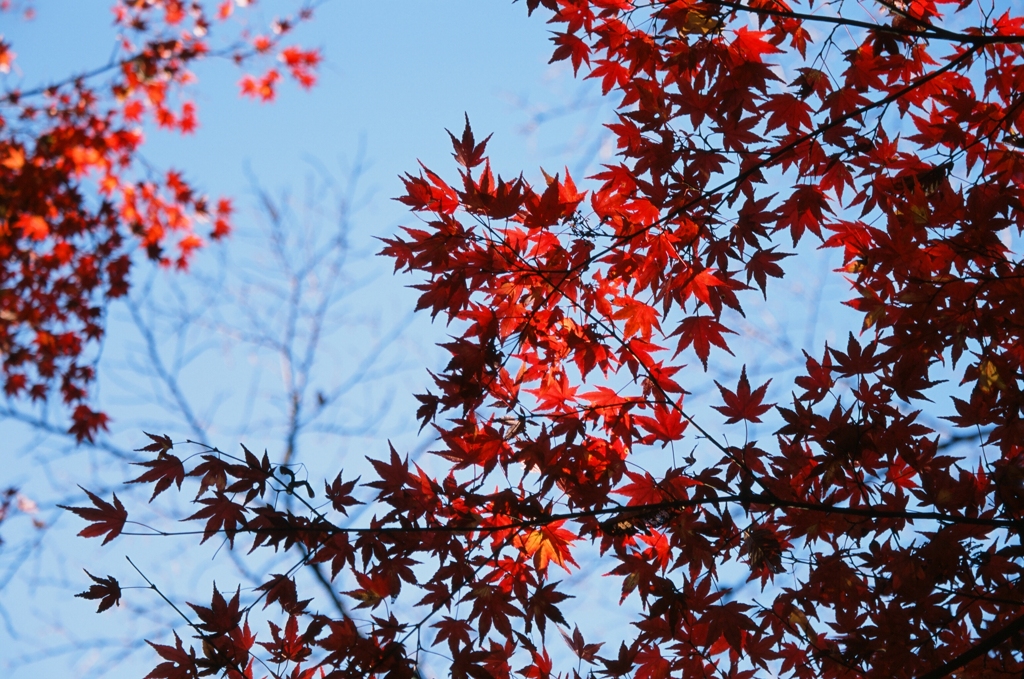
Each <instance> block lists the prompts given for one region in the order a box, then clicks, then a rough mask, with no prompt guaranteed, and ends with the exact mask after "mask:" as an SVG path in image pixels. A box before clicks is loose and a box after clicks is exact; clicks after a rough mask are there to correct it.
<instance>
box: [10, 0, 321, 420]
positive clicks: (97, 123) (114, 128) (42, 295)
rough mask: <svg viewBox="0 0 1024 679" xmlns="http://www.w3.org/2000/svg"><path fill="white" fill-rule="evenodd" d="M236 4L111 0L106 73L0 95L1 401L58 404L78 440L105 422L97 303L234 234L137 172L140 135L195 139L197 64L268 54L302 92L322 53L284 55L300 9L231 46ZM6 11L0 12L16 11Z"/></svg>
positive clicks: (222, 202) (167, 177)
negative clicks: (96, 392) (113, 52)
mask: <svg viewBox="0 0 1024 679" xmlns="http://www.w3.org/2000/svg"><path fill="white" fill-rule="evenodd" d="M236 4H238V5H240V6H242V5H245V4H247V3H232V2H229V3H224V6H222V7H221V9H220V11H219V12H217V13H216V14H215V15H213V14H212V13H211V11H210V9H209V8H207V7H205V6H204V4H203V3H199V2H183V1H182V0H157V1H147V2H140V1H138V0H122V1H119V2H116V3H115V4H114V7H113V9H114V14H115V25H116V27H117V29H118V31H119V38H118V43H119V44H118V52H117V56H116V57H115V59H114V60H112V62H111V63H110V64H109V65H107V66H106V67H102V68H99V69H97V70H95V71H91V72H86V73H82V74H76V75H73V76H71V77H69V78H67V79H66V80H65V81H62V82H58V83H55V84H53V85H50V86H47V87H41V88H38V89H31V90H19V89H12V88H7V89H6V90H4V91H3V92H2V93H0V353H2V356H3V364H2V371H3V374H2V378H0V380H2V382H3V389H4V393H5V394H6V395H7V396H9V397H27V398H30V399H32V400H42V399H47V398H50V397H52V396H58V395H59V398H60V399H61V400H62V401H63V403H64V404H65V405H67V406H68V408H69V409H70V411H71V413H72V420H73V424H72V426H71V433H73V434H74V435H75V436H76V437H77V438H78V439H79V440H82V439H91V438H92V437H93V436H94V435H95V433H96V432H97V431H98V430H100V429H104V428H105V427H106V423H107V419H108V418H107V416H106V415H105V414H104V413H101V412H97V411H95V410H93V409H92V408H91V407H90V406H89V405H88V388H89V385H90V383H91V382H92V380H93V379H94V377H95V370H94V367H93V365H92V363H93V361H92V360H90V359H89V357H88V354H87V352H86V349H87V347H88V345H89V344H90V343H93V342H95V341H96V340H98V339H99V337H100V336H101V335H102V334H103V330H104V313H103V311H104V308H105V305H106V302H107V301H108V300H110V299H112V298H116V297H120V296H122V295H124V294H125V293H126V292H127V291H128V287H129V285H130V280H129V274H130V271H131V268H132V262H133V260H135V259H138V258H137V257H134V256H133V255H134V253H135V252H136V251H141V252H144V253H145V256H146V257H148V258H149V259H150V260H153V261H156V262H159V263H160V264H161V265H164V266H175V267H177V268H180V269H184V268H186V267H187V266H188V263H189V261H190V259H191V257H192V255H193V253H194V252H195V251H196V250H197V249H198V248H200V247H202V245H203V244H204V242H205V240H204V239H206V238H212V239H214V240H216V239H220V238H223V237H224V236H226V235H227V234H228V233H229V232H230V228H231V227H230V216H231V212H232V208H231V203H230V201H229V200H227V199H223V198H222V199H218V200H211V199H209V198H207V197H206V196H203V195H202V194H200V193H199V192H198V191H196V189H195V188H194V187H193V186H192V185H191V184H190V183H189V182H188V181H187V180H186V179H185V177H184V176H183V175H182V173H180V172H178V171H174V170H170V171H167V172H165V173H163V174H162V176H161V174H160V173H159V172H155V171H153V170H152V169H149V168H147V167H145V166H144V165H143V164H142V163H141V162H140V157H139V153H140V151H141V149H142V145H143V142H144V135H143V133H142V126H143V125H156V126H158V127H162V128H167V129H170V130H176V131H178V132H180V133H182V134H188V133H191V132H192V131H194V130H195V127H196V125H197V118H196V116H197V111H196V107H195V104H194V103H193V102H192V101H190V100H189V99H188V98H187V96H186V95H187V86H188V85H189V84H190V83H192V82H193V81H194V80H195V77H194V75H193V73H192V69H193V68H194V67H195V65H196V64H197V62H200V61H202V60H204V59H209V58H211V57H215V56H221V57H224V56H226V57H230V58H232V59H234V60H235V61H236V62H238V63H239V64H241V65H244V66H245V67H246V68H247V69H248V68H249V66H250V65H251V66H252V67H253V68H261V67H262V66H261V62H262V61H268V60H272V59H273V58H275V57H278V58H280V60H281V61H282V62H283V63H285V64H286V66H287V69H288V71H289V73H290V74H291V75H292V76H293V77H294V78H295V79H296V80H298V81H299V82H300V83H301V84H302V85H303V86H307V87H308V86H310V85H311V84H312V83H313V81H314V70H315V68H316V66H317V64H318V63H319V55H318V53H317V52H316V51H315V50H314V51H308V50H303V49H301V48H300V47H298V46H296V45H286V44H285V39H286V33H287V32H288V30H289V29H290V28H291V27H292V26H294V25H295V24H296V23H297V22H300V21H304V20H306V19H308V18H309V17H310V16H311V14H310V11H309V9H308V8H300V9H299V10H298V11H297V13H296V15H295V16H294V17H291V18H289V19H279V20H276V21H275V22H274V23H273V30H271V29H269V28H268V34H269V35H270V36H271V37H269V38H268V37H262V38H255V37H252V36H248V37H247V38H246V39H245V40H243V41H242V42H238V40H237V38H238V33H239V28H238V26H241V24H238V25H236V24H237V20H238V17H235V18H234V19H229V17H230V16H231V14H232V11H230V10H231V8H233V7H234V6H235V5H236ZM8 5H9V3H8ZM8 5H5V6H0V11H8V10H12V11H13V8H12V7H10V6H8ZM248 30H249V28H245V30H243V33H245V32H246V31H248ZM246 35H247V34H246ZM243 37H244V36H243ZM222 45H223V46H222ZM12 64H15V65H16V64H17V61H16V54H15V52H14V50H13V49H12V46H11V45H10V44H8V43H6V42H3V41H2V39H0V78H3V77H5V74H7V75H8V76H9V74H10V71H11V66H12ZM270 70H271V71H273V70H274V69H273V68H271V69H270ZM275 72H276V71H275ZM245 77H246V78H249V77H251V76H249V75H246V76H245ZM261 77H265V76H261ZM246 82H247V81H245V80H243V83H242V90H243V92H246V84H245V83H246ZM272 97H273V91H270V92H269V93H268V94H267V95H266V96H264V97H263V99H270V98H272ZM204 224H209V225H210V227H209V228H208V229H206V227H201V225H204ZM204 231H205V232H204Z"/></svg>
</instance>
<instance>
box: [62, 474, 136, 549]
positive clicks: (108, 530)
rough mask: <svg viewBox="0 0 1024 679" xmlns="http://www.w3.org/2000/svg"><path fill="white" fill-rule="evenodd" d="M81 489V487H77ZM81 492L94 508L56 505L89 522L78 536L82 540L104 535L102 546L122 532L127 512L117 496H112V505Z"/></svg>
mask: <svg viewBox="0 0 1024 679" xmlns="http://www.w3.org/2000/svg"><path fill="white" fill-rule="evenodd" d="M79 488H81V486H79ZM82 491H83V492H84V493H85V494H86V495H88V496H89V499H90V500H92V503H93V504H94V505H95V507H68V506H65V505H57V506H58V507H60V508H61V509H66V510H68V511H70V512H74V513H75V514H78V515H79V516H80V517H82V518H83V519H85V520H86V521H89V522H90V524H91V525H89V526H86V527H85V528H83V529H82V530H81V531H79V533H78V534H79V535H80V536H81V537H83V538H97V537H100V536H101V535H106V537H105V538H104V539H103V544H107V543H108V542H110V541H111V540H113V539H114V538H116V537H117V536H118V535H120V534H121V531H122V530H124V524H125V521H127V520H128V510H126V509H125V508H124V505H122V504H121V501H120V500H118V499H117V494H116V493H115V494H114V504H110V503H109V502H106V501H105V500H101V499H100V498H99V497H97V496H96V495H93V494H92V493H90V492H89V491H87V490H86V489H85V488H82Z"/></svg>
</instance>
